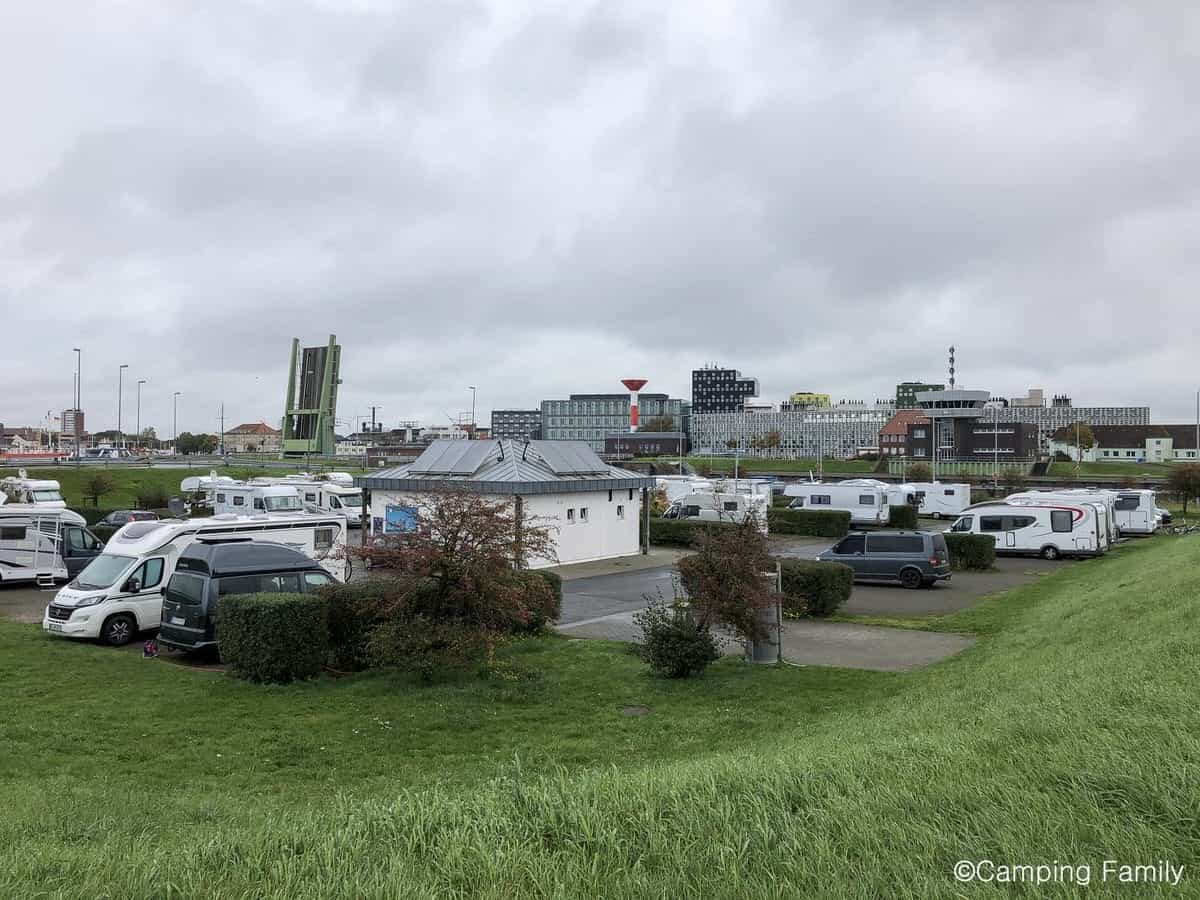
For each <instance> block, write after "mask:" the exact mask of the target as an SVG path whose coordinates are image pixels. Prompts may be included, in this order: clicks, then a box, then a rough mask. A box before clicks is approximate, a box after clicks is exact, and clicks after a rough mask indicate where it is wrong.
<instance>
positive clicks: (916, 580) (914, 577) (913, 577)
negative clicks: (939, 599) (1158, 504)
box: [900, 569, 924, 591]
mask: <svg viewBox="0 0 1200 900" xmlns="http://www.w3.org/2000/svg"><path fill="white" fill-rule="evenodd" d="M923 580H924V579H923V578H922V577H921V573H920V572H918V571H917V570H916V569H905V570H904V571H903V572H901V573H900V583H901V584H902V585H904V586H905V587H906V588H908V589H909V590H910V591H911V590H916V589H917V588H919V587H920V586H921V582H922V581H923Z"/></svg>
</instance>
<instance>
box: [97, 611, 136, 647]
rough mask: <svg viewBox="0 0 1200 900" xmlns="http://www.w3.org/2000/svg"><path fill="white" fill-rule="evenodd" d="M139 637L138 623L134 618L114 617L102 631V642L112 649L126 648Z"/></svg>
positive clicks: (106, 623)
mask: <svg viewBox="0 0 1200 900" xmlns="http://www.w3.org/2000/svg"><path fill="white" fill-rule="evenodd" d="M136 636H137V622H135V621H134V618H133V616H130V615H127V614H121V615H116V616H112V617H111V618H110V619H108V621H106V622H105V623H104V627H103V628H102V629H100V640H102V641H103V642H104V643H106V644H108V645H109V646H110V647H124V646H125V645H126V644H128V643H129V642H130V641H132V640H133V639H134V638H135V637H136Z"/></svg>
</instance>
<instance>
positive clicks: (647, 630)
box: [633, 597, 721, 678]
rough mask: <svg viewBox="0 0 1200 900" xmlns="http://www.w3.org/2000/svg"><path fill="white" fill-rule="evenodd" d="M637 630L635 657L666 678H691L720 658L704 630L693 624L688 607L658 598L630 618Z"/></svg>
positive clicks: (714, 642) (714, 640)
mask: <svg viewBox="0 0 1200 900" xmlns="http://www.w3.org/2000/svg"><path fill="white" fill-rule="evenodd" d="M633 621H634V624H635V625H637V627H638V628H640V629H641V632H642V639H641V641H640V642H639V643H638V645H637V646H638V654H639V655H640V656H641V657H642V659H644V660H645V661H646V663H647V665H649V666H650V668H651V669H652V670H653V671H655V672H657V673H659V674H660V675H665V676H666V677H667V678H691V677H692V676H694V675H702V674H703V673H704V670H705V669H707V668H708V667H709V665H711V664H712V663H714V662H716V661H717V660H718V659H720V658H721V651H720V648H719V647H718V646H717V641H716V639H715V638H714V637H713V635H712V632H711V631H709V629H708V628H707V627H702V626H700V625H698V624H696V619H695V617H694V616H693V615H692V611H691V609H690V608H689V607H687V606H683V605H679V604H670V605H668V604H667V603H664V602H663V601H662V598H661V597H660V598H659V599H658V600H657V601H654V600H652V601H651V602H650V605H649V606H647V607H646V608H645V609H644V610H642V611H641V612H639V613H637V614H636V615H634V617H633Z"/></svg>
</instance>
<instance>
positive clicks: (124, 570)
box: [0, 507, 349, 645]
mask: <svg viewBox="0 0 1200 900" xmlns="http://www.w3.org/2000/svg"><path fill="white" fill-rule="evenodd" d="M0 508H2V507H0ZM199 540H206V541H221V540H226V541H228V540H242V541H265V542H271V543H276V544H283V545H285V546H288V547H292V548H293V549H296V550H300V551H301V552H303V553H305V554H307V555H308V556H311V557H312V558H313V559H315V560H317V561H318V562H319V563H320V564H321V567H322V568H324V569H325V571H327V572H329V573H330V574H331V575H332V576H333V577H334V578H336V579H337V580H338V581H345V580H346V579H347V578H348V577H349V563H348V561H347V560H346V558H345V554H344V552H343V549H344V548H345V546H346V520H345V519H344V518H342V517H341V516H329V515H311V514H308V513H304V512H290V513H275V514H271V515H257V516H235V515H228V514H226V515H217V516H213V517H211V518H207V519H190V520H188V521H182V520H179V519H164V520H160V521H156V522H131V523H130V524H128V525H126V526H124V527H123V528H121V530H120V531H118V532H117V533H116V534H114V535H113V536H112V538H111V539H110V540H109V542H108V545H107V546H106V547H105V548H104V552H103V553H102V554H100V555H99V556H97V557H96V558H95V559H94V560H93V561H92V562H91V564H90V565H88V566H87V568H85V569H84V570H83V571H82V572H80V573H79V575H78V576H77V577H76V578H75V579H74V580H73V581H72V582H71V583H70V584H68V585H67V586H66V587H64V588H63V589H62V590H60V591H59V592H58V594H57V595H56V596H55V598H54V601H53V602H52V603H51V604H50V605H49V606H47V607H46V612H45V616H44V618H43V620H42V628H43V629H45V630H46V631H49V632H53V633H55V634H62V635H65V636H67V637H77V638H100V639H101V640H103V641H104V642H105V643H108V644H114V645H119V644H126V643H128V642H129V641H130V640H132V639H133V638H134V637H135V636H136V634H137V633H138V632H139V631H145V630H149V629H152V628H157V627H158V626H159V621H160V618H161V614H162V592H163V586H164V585H165V584H166V583H167V581H168V579H170V577H171V574H172V573H173V572H174V571H175V563H176V562H177V561H178V559H179V554H180V552H181V551H182V550H183V549H184V548H185V547H188V546H190V545H191V544H193V543H195V542H196V541H199Z"/></svg>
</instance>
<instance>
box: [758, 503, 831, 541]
mask: <svg viewBox="0 0 1200 900" xmlns="http://www.w3.org/2000/svg"><path fill="white" fill-rule="evenodd" d="M767 527H768V529H769V530H770V531H772V532H773V533H775V534H807V535H811V536H813V537H830V538H839V537H844V536H845V534H846V533H847V532H848V531H849V530H850V513H849V512H847V511H846V510H844V509H772V510H769V511H768V512H767Z"/></svg>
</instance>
